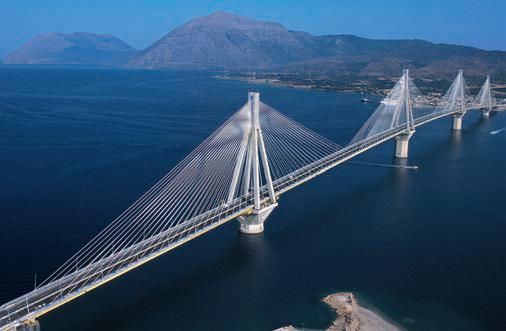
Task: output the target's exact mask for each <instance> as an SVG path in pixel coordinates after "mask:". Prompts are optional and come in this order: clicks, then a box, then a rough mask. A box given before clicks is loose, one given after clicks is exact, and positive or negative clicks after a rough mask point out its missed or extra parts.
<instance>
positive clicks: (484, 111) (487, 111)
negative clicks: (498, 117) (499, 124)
mask: <svg viewBox="0 0 506 331" xmlns="http://www.w3.org/2000/svg"><path fill="white" fill-rule="evenodd" d="M491 111H492V108H482V109H481V116H483V117H489V116H490V112H491Z"/></svg>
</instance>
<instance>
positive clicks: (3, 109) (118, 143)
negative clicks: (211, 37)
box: [0, 68, 506, 330]
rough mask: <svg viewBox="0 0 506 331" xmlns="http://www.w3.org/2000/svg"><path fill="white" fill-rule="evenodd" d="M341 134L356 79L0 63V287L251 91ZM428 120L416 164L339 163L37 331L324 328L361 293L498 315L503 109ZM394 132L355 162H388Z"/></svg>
mask: <svg viewBox="0 0 506 331" xmlns="http://www.w3.org/2000/svg"><path fill="white" fill-rule="evenodd" d="M251 89H253V90H259V91H260V92H261V98H262V100H263V101H264V102H265V103H267V104H270V105H271V106H273V107H275V108H277V109H278V110H280V111H281V112H283V113H284V114H286V115H288V116H290V117H292V118H293V119H295V120H296V121H299V122H300V123H302V124H303V125H305V126H307V127H308V128H310V129H312V130H314V131H316V132H318V133H320V134H322V135H324V136H326V137H327V138H330V139H332V140H334V141H335V142H337V143H339V144H342V145H344V144H346V142H347V141H349V139H351V137H352V136H353V135H354V133H355V132H356V131H357V130H358V129H359V128H360V126H361V124H363V123H364V122H365V120H366V119H367V117H368V116H369V115H370V114H371V112H372V111H373V110H374V109H375V107H376V105H375V104H362V103H360V95H356V94H341V93H331V92H316V91H302V90H295V89H290V88H281V87H268V86H260V85H255V86H251V85H248V84H247V83H244V82H232V81H221V80H216V79H212V78H210V76H209V75H206V74H195V73H192V74H189V73H174V72H147V71H116V70H77V69H76V70H72V69H23V68H16V69H6V68H4V69H0V174H1V176H0V301H1V302H2V303H3V302H5V301H7V300H9V299H12V298H14V297H16V296H18V295H21V294H23V293H25V292H26V291H28V290H30V289H31V288H32V287H33V283H34V275H35V274H37V277H38V278H39V280H42V279H43V278H45V276H47V275H48V274H50V273H51V272H52V271H54V270H55V269H56V268H57V267H58V266H59V265H60V264H62V263H63V262H64V261H65V260H66V259H67V258H68V257H70V256H71V255H72V254H73V253H74V252H76V251H77V250H78V249H79V248H80V247H82V246H83V245H84V244H85V243H86V242H88V241H89V240H90V239H91V238H92V237H93V236H94V235H95V234H96V233H97V232H98V231H100V230H101V229H102V228H104V227H105V226H106V225H107V224H108V223H109V222H111V221H112V220H113V219H114V218H115V217H116V216H117V215H119V214H120V213H121V212H122V211H123V210H124V209H126V208H127V207H128V206H129V205H130V203H132V202H133V201H134V200H135V199H136V198H137V197H138V196H140V195H141V194H142V193H143V192H145V191H146V190H147V189H148V188H149V187H150V186H151V185H152V184H154V183H155V181H157V179H159V178H160V177H162V175H164V174H165V173H167V172H168V170H170V169H171V168H172V167H173V166H175V165H176V164H177V163H178V161H179V160H181V159H182V158H183V157H184V156H185V155H186V154H188V153H189V152H190V151H191V150H192V149H193V148H194V147H195V146H196V145H197V144H198V143H199V142H201V141H202V140H203V139H204V138H206V137H207V136H208V135H209V134H210V133H211V132H212V131H214V129H215V128H217V127H218V126H219V125H220V124H221V123H222V122H223V121H224V120H225V119H227V118H228V117H229V116H230V115H231V114H232V113H233V112H234V111H236V110H237V109H238V108H239V107H240V106H242V105H243V104H244V103H245V102H246V96H247V92H248V90H251ZM375 100H377V98H376V99H375ZM449 127H450V119H443V120H439V121H436V122H434V123H431V124H429V125H427V126H424V127H422V128H419V129H417V132H416V134H415V136H414V137H413V138H412V139H411V145H410V158H409V161H408V163H409V164H410V165H417V166H418V167H419V169H418V170H408V169H396V168H386V167H374V166H364V165H360V164H353V163H349V164H345V165H342V166H339V167H337V168H334V169H333V170H331V171H329V172H328V173H326V174H324V175H322V176H320V177H318V178H316V179H315V180H312V181H311V182H309V183H307V184H305V185H303V186H300V187H298V188H297V189H296V190H293V191H290V192H289V193H287V194H286V195H284V196H283V197H282V199H281V200H280V203H279V208H277V209H276V211H275V212H274V213H273V214H272V216H271V217H270V218H269V220H268V222H267V223H266V231H265V233H264V234H262V235H258V236H246V235H240V234H239V233H238V231H237V228H238V226H237V224H236V222H235V221H234V222H229V223H228V224H226V225H224V226H223V227H221V228H219V229H217V230H215V231H212V232H211V233H209V234H207V235H205V236H203V237H200V238H199V239H197V240H195V241H192V242H190V243H188V244H186V245H185V246H183V247H181V248H178V249H176V250H175V251H172V252H170V253H168V254H166V255H164V256H162V257H161V258H159V259H157V260H155V261H153V262H151V263H149V264H148V265H146V266H143V267H142V268H140V269H138V270H135V271H133V272H130V273H128V274H127V275H125V276H123V277H121V278H119V279H117V280H115V281H114V282H112V283H110V284H108V285H105V286H103V287H100V288H99V289H97V290H95V291H93V292H92V293H90V294H88V295H86V296H83V297H81V298H79V299H77V300H75V301H73V302H71V303H69V304H67V305H65V306H63V307H61V308H60V309H58V310H56V311H54V312H52V313H51V314H49V315H47V316H45V317H43V318H41V319H40V321H41V324H42V329H43V330H272V329H273V328H276V327H280V326H283V325H287V324H292V325H296V326H300V327H302V326H303V327H307V328H315V329H318V328H320V329H321V328H325V327H326V326H328V325H329V323H330V322H331V320H332V319H333V314H332V312H331V311H330V310H329V309H328V308H327V307H326V306H325V305H323V304H322V303H320V300H321V298H322V297H323V296H324V295H327V294H329V293H332V292H336V291H353V292H355V293H356V294H357V296H358V297H359V299H360V302H361V303H362V304H364V305H366V306H368V307H371V308H372V309H374V310H376V311H379V312H380V313H381V314H383V315H384V316H386V317H387V318H389V319H391V320H393V321H395V322H396V323H398V324H399V325H401V326H403V327H405V328H407V329H409V330H504V327H505V325H506V132H504V131H503V132H501V133H498V134H495V135H492V134H490V132H491V131H493V130H498V129H501V128H504V127H506V113H501V114H497V115H496V116H492V117H490V118H489V119H481V117H480V115H479V113H478V112H476V113H470V114H468V115H466V117H465V118H464V130H463V131H462V133H460V134H452V133H451V131H450V129H449ZM392 151H393V143H391V142H390V143H387V144H384V145H382V146H380V147H378V148H376V149H374V150H372V151H369V152H367V153H365V154H364V155H363V156H361V157H360V159H357V160H360V161H365V162H378V163H393V162H395V161H394V160H393V159H392Z"/></svg>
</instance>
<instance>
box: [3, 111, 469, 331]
mask: <svg viewBox="0 0 506 331" xmlns="http://www.w3.org/2000/svg"><path fill="white" fill-rule="evenodd" d="M459 112H460V111H454V112H443V113H437V114H429V115H425V116H422V117H419V118H417V119H415V120H414V124H415V127H418V126H421V125H424V124H427V123H429V122H432V121H434V120H437V119H439V118H442V117H446V116H451V115H454V114H458V113H459ZM405 131H406V126H405V125H402V126H398V127H395V128H392V129H390V130H387V131H384V132H382V133H379V134H377V135H375V136H372V137H369V138H367V139H364V140H361V141H359V142H356V143H354V144H350V145H348V146H346V147H344V148H342V149H339V150H338V151H336V152H334V153H332V154H330V155H328V156H326V157H324V158H322V159H320V160H318V161H315V162H313V163H311V164H308V165H307V166H305V167H302V168H300V169H298V170H296V171H294V172H292V173H290V174H288V175H286V176H284V177H281V178H279V179H277V180H275V181H274V182H273V186H274V190H275V194H276V196H278V197H279V196H280V195H281V194H283V193H285V192H287V191H289V190H291V189H293V188H294V187H296V186H299V185H301V184H302V183H305V182H306V181H308V180H310V179H312V178H314V177H316V176H318V175H320V174H322V173H324V172H326V171H327V170H329V169H331V168H333V167H335V166H337V165H339V164H341V163H343V162H345V161H347V160H349V159H351V158H353V157H355V156H357V155H359V154H361V153H363V152H365V151H367V150H369V149H371V148H373V147H375V146H377V145H380V144H382V143H383V142H385V141H387V140H390V139H393V138H395V137H396V136H399V135H402V134H404V133H405ZM261 190H262V192H261V193H262V194H261V196H262V200H261V203H262V206H267V205H269V204H270V201H269V197H268V192H267V187H266V186H263V187H262V189H261ZM253 207H254V201H253V195H252V194H251V193H248V194H246V195H243V196H241V197H238V198H236V199H234V200H232V201H231V202H230V203H228V204H222V205H221V206H219V207H217V208H214V209H212V210H209V211H208V212H206V213H203V214H201V215H199V216H197V217H194V218H192V219H190V220H188V221H186V222H184V223H182V224H179V225H177V226H175V227H173V228H171V229H169V230H166V231H164V232H161V233H159V234H157V235H155V236H153V237H150V238H147V239H145V240H143V241H141V242H139V243H137V244H135V245H133V246H131V247H128V248H127V249H125V250H122V251H120V252H118V253H116V254H113V255H110V256H108V257H106V258H104V259H102V260H100V261H98V262H96V263H93V264H91V265H88V266H86V267H85V268H82V269H79V268H78V266H76V271H75V272H74V273H71V274H69V275H67V276H65V277H62V278H60V279H58V280H56V281H53V282H51V283H49V284H46V285H44V286H41V287H39V288H36V289H34V290H33V291H31V292H29V293H27V294H25V295H23V296H21V297H18V298H16V299H14V300H12V301H10V302H7V303H5V304H4V305H2V306H0V330H15V329H16V327H18V326H20V325H23V324H26V323H27V322H29V321H34V320H35V319H36V318H38V317H40V316H42V315H44V314H46V313H48V312H49V311H51V310H53V309H55V308H57V307H59V306H61V305H63V304H65V303H67V302H69V301H72V300H74V299H76V298H78V297H80V296H81V295H83V294H85V293H87V292H89V291H91V290H93V289H95V288H96V287H98V286H101V285H103V284H105V283H107V282H110V281H111V280H113V279H115V278H117V277H119V276H121V275H123V274H125V273H127V272H128V271H130V270H132V269H135V268H137V267H139V266H141V265H143V264H145V263H147V262H149V261H151V260H153V259H155V258H157V257H158V256H160V255H162V254H164V253H166V252H168V251H170V250H172V249H174V248H176V247H178V246H180V245H182V244H184V243H186V242H188V241H190V240H192V239H194V238H196V237H198V236H200V235H202V234H204V233H206V232H208V231H210V230H212V229H214V228H216V227H218V226H220V225H222V224H224V223H226V222H228V221H230V220H232V219H235V218H237V217H238V216H241V215H248V214H251V213H252V211H253Z"/></svg>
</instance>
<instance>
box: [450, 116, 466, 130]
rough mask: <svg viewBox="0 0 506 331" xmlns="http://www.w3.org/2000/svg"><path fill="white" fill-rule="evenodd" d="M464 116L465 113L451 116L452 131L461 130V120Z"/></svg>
mask: <svg viewBox="0 0 506 331" xmlns="http://www.w3.org/2000/svg"><path fill="white" fill-rule="evenodd" d="M464 115H465V113H457V114H453V116H452V117H453V123H452V130H456V131H458V130H462V118H464Z"/></svg>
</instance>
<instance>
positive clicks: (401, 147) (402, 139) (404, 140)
mask: <svg viewBox="0 0 506 331" xmlns="http://www.w3.org/2000/svg"><path fill="white" fill-rule="evenodd" d="M412 135H413V132H409V133H403V134H402V135H400V136H397V137H395V157H397V158H407V157H408V149H409V139H410V138H411V136H412Z"/></svg>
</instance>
